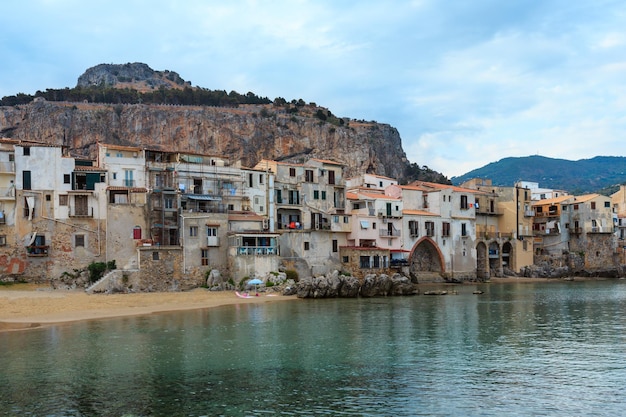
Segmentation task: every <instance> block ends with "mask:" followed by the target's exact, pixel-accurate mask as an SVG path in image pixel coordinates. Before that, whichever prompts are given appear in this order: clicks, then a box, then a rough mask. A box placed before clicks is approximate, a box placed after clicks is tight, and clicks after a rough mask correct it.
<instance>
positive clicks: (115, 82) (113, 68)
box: [76, 62, 189, 90]
mask: <svg viewBox="0 0 626 417" xmlns="http://www.w3.org/2000/svg"><path fill="white" fill-rule="evenodd" d="M185 84H186V85H189V83H185V81H184V80H183V79H182V78H181V77H180V75H178V74H177V73H176V72H173V71H155V70H153V69H152V68H150V67H149V66H148V65H146V64H143V63H141V62H134V63H128V64H100V65H96V66H95V67H91V68H89V69H87V71H85V72H84V73H83V74H82V75H81V76H80V77H78V83H77V84H76V86H77V87H93V86H118V87H123V86H125V85H132V86H133V88H136V89H140V90H141V89H142V87H144V88H159V87H166V88H176V87H177V86H179V87H180V86H183V85H185ZM180 88H182V87H180Z"/></svg>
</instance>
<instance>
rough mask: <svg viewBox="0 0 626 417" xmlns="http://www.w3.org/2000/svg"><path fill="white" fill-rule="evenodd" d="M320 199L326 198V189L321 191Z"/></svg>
mask: <svg viewBox="0 0 626 417" xmlns="http://www.w3.org/2000/svg"><path fill="white" fill-rule="evenodd" d="M322 200H326V191H322Z"/></svg>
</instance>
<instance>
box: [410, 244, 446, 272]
mask: <svg viewBox="0 0 626 417" xmlns="http://www.w3.org/2000/svg"><path fill="white" fill-rule="evenodd" d="M409 271H410V273H411V275H412V276H415V277H417V278H418V279H426V280H433V279H438V278H441V277H442V276H443V274H444V273H445V271H446V264H445V261H444V258H443V253H441V250H440V249H439V247H438V246H437V244H436V243H435V242H434V241H433V240H432V239H431V238H429V237H426V236H424V237H422V238H421V239H419V240H418V241H417V242H415V245H413V249H411V254H410V255H409Z"/></svg>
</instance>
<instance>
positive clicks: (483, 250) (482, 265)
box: [476, 242, 489, 281]
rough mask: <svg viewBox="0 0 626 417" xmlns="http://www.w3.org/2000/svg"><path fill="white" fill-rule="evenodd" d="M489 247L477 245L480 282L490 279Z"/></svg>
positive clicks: (477, 275) (477, 268) (477, 269)
mask: <svg viewBox="0 0 626 417" xmlns="http://www.w3.org/2000/svg"><path fill="white" fill-rule="evenodd" d="M487 265H488V264H487V245H485V243H484V242H478V245H476V278H477V279H478V280H480V281H486V280H488V279H489V268H488V267H487Z"/></svg>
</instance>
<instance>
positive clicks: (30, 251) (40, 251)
mask: <svg viewBox="0 0 626 417" xmlns="http://www.w3.org/2000/svg"><path fill="white" fill-rule="evenodd" d="M48 247H49V246H48V245H42V246H35V245H31V246H27V247H26V255H27V256H31V257H37V256H48Z"/></svg>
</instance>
